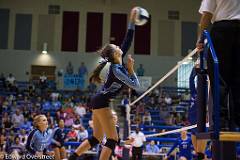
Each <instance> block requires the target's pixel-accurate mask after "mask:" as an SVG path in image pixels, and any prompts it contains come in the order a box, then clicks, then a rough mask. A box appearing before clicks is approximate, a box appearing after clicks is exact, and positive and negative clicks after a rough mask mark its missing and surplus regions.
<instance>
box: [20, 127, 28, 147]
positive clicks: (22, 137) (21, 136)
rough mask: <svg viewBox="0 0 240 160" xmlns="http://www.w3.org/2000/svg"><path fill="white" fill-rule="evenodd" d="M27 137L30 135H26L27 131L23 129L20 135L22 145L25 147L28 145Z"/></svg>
mask: <svg viewBox="0 0 240 160" xmlns="http://www.w3.org/2000/svg"><path fill="white" fill-rule="evenodd" d="M27 137H28V135H27V134H26V130H25V129H21V130H20V135H19V138H20V144H22V145H24V146H25V145H26V143H27Z"/></svg>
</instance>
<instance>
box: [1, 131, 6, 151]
mask: <svg viewBox="0 0 240 160" xmlns="http://www.w3.org/2000/svg"><path fill="white" fill-rule="evenodd" d="M0 152H1V153H2V154H3V155H4V154H5V152H6V136H5V135H4V134H0Z"/></svg>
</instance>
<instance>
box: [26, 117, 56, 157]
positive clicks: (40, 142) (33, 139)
mask: <svg viewBox="0 0 240 160" xmlns="http://www.w3.org/2000/svg"><path fill="white" fill-rule="evenodd" d="M33 125H34V126H35V127H36V129H34V130H32V131H31V132H30V134H29V136H28V139H27V144H26V150H27V152H28V153H29V154H28V157H26V158H28V159H44V158H46V155H53V152H51V151H49V145H50V144H51V140H52V133H51V132H50V130H48V121H47V117H46V116H45V115H37V116H36V117H34V121H33Z"/></svg>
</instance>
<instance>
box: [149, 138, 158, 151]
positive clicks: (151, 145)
mask: <svg viewBox="0 0 240 160" xmlns="http://www.w3.org/2000/svg"><path fill="white" fill-rule="evenodd" d="M146 152H148V153H159V147H158V146H157V145H156V144H155V142H154V141H153V140H152V141H151V142H150V143H149V144H147V146H146Z"/></svg>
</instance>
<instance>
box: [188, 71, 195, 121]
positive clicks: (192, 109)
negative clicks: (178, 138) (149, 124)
mask: <svg viewBox="0 0 240 160" xmlns="http://www.w3.org/2000/svg"><path fill="white" fill-rule="evenodd" d="M196 76H197V72H196V68H195V67H194V68H193V69H192V72H191V74H190V78H189V87H190V94H191V100H190V101H191V105H190V108H189V110H188V119H189V122H190V123H191V124H192V125H194V124H196V123H197V106H196V98H197V90H196V86H195V77H196Z"/></svg>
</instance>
